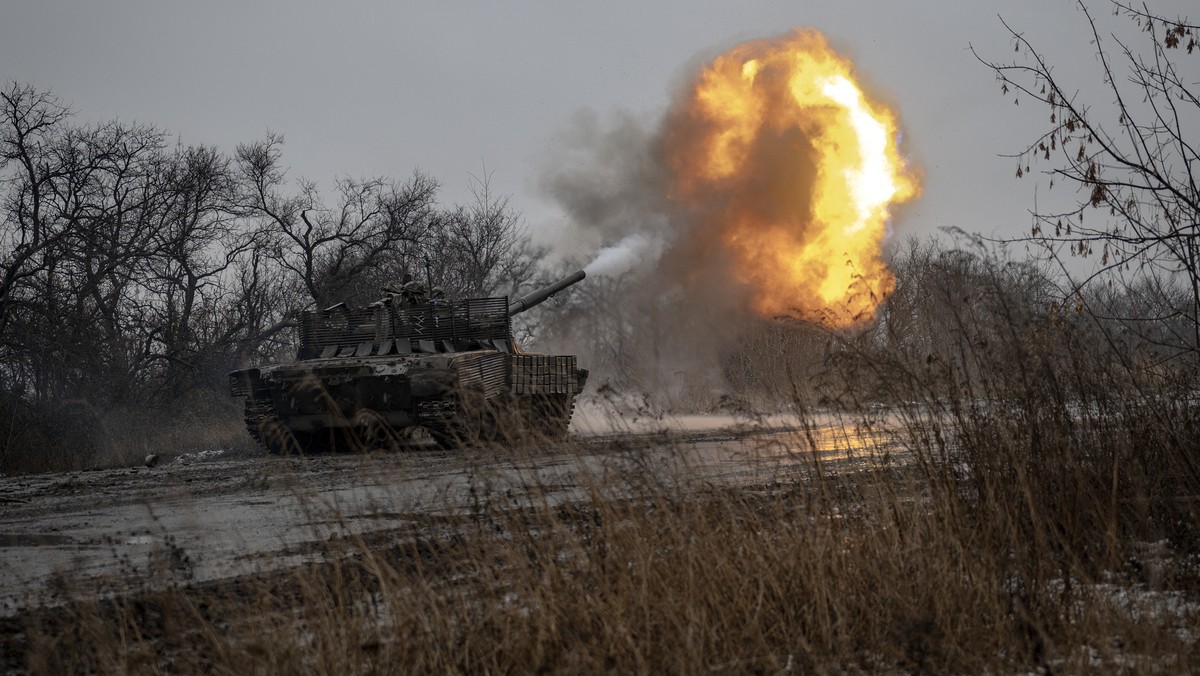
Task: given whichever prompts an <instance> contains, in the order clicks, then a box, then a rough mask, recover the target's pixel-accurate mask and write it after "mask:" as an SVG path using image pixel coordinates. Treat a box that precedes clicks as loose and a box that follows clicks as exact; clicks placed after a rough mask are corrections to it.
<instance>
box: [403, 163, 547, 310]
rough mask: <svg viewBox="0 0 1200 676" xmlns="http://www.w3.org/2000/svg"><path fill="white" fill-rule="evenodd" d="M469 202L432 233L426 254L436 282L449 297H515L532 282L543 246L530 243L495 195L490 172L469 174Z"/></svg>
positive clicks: (509, 208) (519, 221)
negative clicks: (432, 266) (470, 196)
mask: <svg viewBox="0 0 1200 676" xmlns="http://www.w3.org/2000/svg"><path fill="white" fill-rule="evenodd" d="M471 192H472V194H473V196H474V201H472V202H471V203H470V204H467V205H465V206H458V207H456V208H454V209H452V210H450V211H449V212H448V213H447V214H446V216H445V219H444V221H443V223H442V226H441V227H440V228H438V229H436V230H435V231H433V232H432V233H431V237H430V239H429V245H430V248H429V250H428V251H427V252H426V254H425V255H426V257H427V259H428V260H430V261H431V264H432V265H436V267H437V269H436V271H432V270H431V276H432V277H434V278H435V279H434V280H432V281H433V282H434V283H435V284H439V285H441V286H443V287H446V289H447V291H448V292H449V293H451V294H452V295H457V296H463V297H483V296H494V295H509V296H515V295H517V294H518V293H520V291H521V290H522V288H523V287H525V286H527V285H529V284H530V283H531V282H532V281H533V277H534V275H535V273H536V271H537V264H538V262H539V261H540V260H541V259H542V258H544V257H545V255H546V250H545V248H543V247H539V246H536V245H534V244H533V242H532V241H531V240H530V238H529V234H528V232H527V231H526V229H525V226H524V224H523V222H522V218H521V214H520V212H518V211H516V210H514V209H513V208H512V206H511V205H510V204H509V198H508V196H504V195H497V194H496V193H495V191H493V190H492V187H491V174H489V173H487V172H486V169H485V173H484V174H483V175H482V176H481V177H475V176H472V178H471Z"/></svg>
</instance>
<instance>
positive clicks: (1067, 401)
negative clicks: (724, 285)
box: [4, 274, 1200, 674]
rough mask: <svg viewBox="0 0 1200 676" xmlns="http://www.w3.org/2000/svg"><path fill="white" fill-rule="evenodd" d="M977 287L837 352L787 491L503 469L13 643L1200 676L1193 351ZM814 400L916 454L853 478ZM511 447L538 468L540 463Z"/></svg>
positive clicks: (380, 659)
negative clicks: (300, 562)
mask: <svg viewBox="0 0 1200 676" xmlns="http://www.w3.org/2000/svg"><path fill="white" fill-rule="evenodd" d="M989 280H990V281H989ZM1000 281H1001V282H1002V281H1003V280H1000ZM991 282H996V283H995V284H994V285H992V286H989V283H991ZM975 283H976V288H977V290H976V291H972V292H971V294H972V295H971V299H972V301H971V302H970V303H966V302H960V301H954V299H953V295H954V294H950V293H947V294H946V299H947V300H946V304H945V306H944V307H943V306H937V304H936V303H935V302H934V301H936V299H937V294H936V293H928V294H926V295H925V296H923V297H922V298H924V299H925V301H924V302H927V303H930V304H931V306H930V307H928V308H926V311H924V312H923V313H915V312H914V313H913V314H912V315H911V316H912V317H913V318H914V319H912V321H911V322H910V326H909V328H908V329H906V333H904V334H903V335H904V336H906V338H905V341H906V342H896V343H884V344H883V346H882V347H881V343H880V341H879V340H878V339H877V338H878V337H877V336H875V337H872V336H839V337H834V338H833V339H832V340H831V341H830V343H829V344H828V345H829V346H828V347H827V348H826V352H825V353H824V355H823V359H824V360H825V364H826V367H825V368H826V370H825V371H824V372H823V373H821V374H820V375H819V377H813V378H812V379H811V380H806V381H805V382H804V383H799V382H793V383H792V399H793V401H792V402H791V403H792V405H793V407H794V408H795V410H797V411H798V412H799V414H800V418H801V430H800V431H801V434H799V435H798V439H799V440H800V441H798V443H797V446H796V447H795V448H793V449H791V450H792V452H793V453H794V454H795V456H796V457H797V458H800V459H804V458H808V460H807V461H805V462H801V463H800V464H798V465H796V466H795V467H794V468H793V469H792V470H790V471H788V472H786V473H782V474H779V475H777V477H776V479H775V480H774V481H772V482H770V483H768V484H759V485H753V486H739V487H723V486H715V485H708V486H701V487H697V486H696V485H694V484H693V483H686V482H683V481H681V480H680V476H681V475H680V474H679V473H678V472H674V471H670V470H667V469H654V467H652V466H651V465H649V464H647V463H641V462H640V461H639V450H638V449H636V448H635V449H628V451H627V452H626V454H625V455H624V456H623V459H624V460H625V464H624V465H622V466H623V467H624V468H625V470H624V471H599V470H596V469H595V468H593V471H588V469H587V467H589V466H588V465H586V464H580V465H579V469H578V470H577V471H576V476H575V480H576V482H577V483H578V484H580V485H582V486H583V487H584V490H583V495H582V497H581V498H580V499H571V500H568V501H564V500H563V499H562V495H561V493H559V492H557V491H556V490H555V487H552V486H546V485H542V484H541V483H539V480H538V479H537V475H536V474H533V475H529V476H528V477H524V478H523V479H522V482H523V483H521V485H519V486H517V488H519V489H520V490H519V491H516V492H515V493H514V492H513V488H514V486H513V484H512V480H511V478H509V479H504V478H502V477H500V476H494V475H489V474H488V473H487V471H486V470H483V469H481V470H479V471H478V472H473V474H472V476H473V477H474V479H473V490H474V492H473V495H474V496H475V501H474V504H473V506H472V508H471V509H469V510H466V511H465V512H463V511H459V512H455V513H452V514H451V516H433V515H430V514H423V515H413V517H412V522H411V525H409V526H408V527H406V528H403V529H401V530H397V531H392V532H387V533H378V534H374V535H372V536H369V537H360V538H357V539H352V540H347V541H338V542H334V543H331V544H330V545H329V548H328V550H327V551H325V552H324V556H322V557H319V562H314V563H312V564H310V565H307V566H305V567H302V568H299V569H295V570H291V571H287V572H285V573H278V574H272V575H265V576H260V577H256V578H244V579H238V580H233V581H226V582H221V583H212V584H206V585H195V586H188V585H182V584H168V585H166V586H164V587H163V588H160V589H158V590H156V591H151V592H144V593H139V594H129V595H122V596H118V597H115V598H112V599H110V600H107V601H103V602H100V601H95V600H88V599H86V598H84V599H81V600H76V601H72V602H69V603H66V604H65V605H63V606H61V607H58V608H52V609H44V610H41V611H35V612H31V613H28V614H26V615H25V616H23V617H21V618H17V619H15V620H11V621H9V622H8V623H7V626H5V627H4V629H5V632H4V633H6V634H7V635H8V638H7V639H6V643H5V645H4V655H5V660H6V661H7V662H6V665H5V666H7V667H9V668H26V669H28V670H29V671H31V672H37V673H68V672H147V671H159V670H164V671H179V672H205V673H239V674H241V673H300V672H303V673H313V672H319V673H338V674H342V673H377V672H386V673H395V672H452V673H478V672H529V671H551V672H570V673H575V672H600V671H603V672H618V673H630V672H637V673H646V672H683V673H700V672H707V671H717V672H778V671H788V670H791V671H797V672H800V673H814V672H815V673H827V672H855V671H900V672H914V673H916V672H921V673H924V672H934V673H948V672H961V673H983V672H995V673H1010V672H1028V671H1038V672H1045V673H1049V672H1055V673H1060V672H1067V673H1077V672H1087V673H1092V672H1096V671H1104V672H1109V671H1127V672H1159V673H1161V672H1169V673H1188V672H1195V671H1197V670H1200V649H1198V643H1197V638H1198V636H1200V633H1198V632H1200V622H1198V620H1200V530H1198V529H1200V512H1198V511H1197V510H1198V507H1200V399H1198V398H1197V396H1196V390H1195V383H1196V373H1197V371H1196V365H1195V354H1194V352H1193V353H1192V354H1187V353H1184V354H1181V355H1179V356H1178V357H1177V358H1174V359H1171V360H1163V359H1149V358H1148V357H1149V355H1148V353H1145V352H1139V351H1138V349H1135V348H1129V347H1127V346H1126V345H1121V346H1118V345H1117V343H1116V342H1114V341H1113V340H1112V336H1111V335H1110V334H1109V333H1107V329H1106V328H1105V327H1103V326H1100V327H1097V326H1096V325H1094V324H1089V323H1088V322H1087V321H1086V319H1087V318H1086V317H1082V316H1071V315H1069V314H1066V313H1063V312H1061V311H1059V310H1058V309H1049V310H1047V309H1046V308H1045V307H1040V308H1039V306H1036V305H1030V304H1018V303H1013V302H1011V298H1010V297H1009V296H1008V295H1006V293H1004V290H1005V288H1009V287H1006V286H1005V285H1004V284H1001V283H999V282H997V279H996V278H994V277H988V275H986V274H983V275H981V276H980V277H979V278H978V279H976V282H975ZM953 286H954V292H955V293H956V294H957V293H959V292H960V291H961V289H963V288H964V285H963V284H961V283H958V282H954V284H953ZM930 299H933V300H930ZM922 322H924V324H922ZM921 326H924V329H923V330H922V329H921ZM914 327H915V328H914ZM921 335H924V336H926V339H925V340H923V341H922V340H918V338H919V337H920V336H921ZM913 336H917V338H913ZM818 402H825V403H828V404H829V405H830V406H833V407H834V410H837V411H840V412H842V413H844V414H845V415H846V416H847V417H848V419H859V418H861V417H863V416H870V415H871V412H872V411H874V410H876V409H875V408H874V406H875V405H876V404H877V403H878V402H889V403H890V407H889V408H888V409H887V411H888V413H889V415H890V416H891V417H892V419H893V421H898V422H893V423H892V425H891V427H892V430H893V431H894V432H895V437H894V438H890V439H887V440H886V441H879V442H878V443H879V444H881V445H880V446H878V447H875V448H871V447H868V448H864V449H862V451H861V452H862V457H861V458H860V460H861V462H860V463H858V464H857V465H856V466H855V469H854V471H838V470H837V466H834V465H827V464H826V463H824V462H823V461H821V460H818V459H817V458H818V454H817V453H815V452H814V453H811V455H810V454H809V452H811V451H816V450H819V447H820V446H821V445H822V443H823V442H822V441H821V440H820V439H818V437H817V435H816V434H815V432H816V430H815V429H806V428H805V425H806V424H810V423H811V421H812V420H815V419H816V415H817V414H816V411H815V409H814V408H813V406H814V404H815V403H818ZM827 410H828V409H826V411H827ZM805 421H809V423H806V422H805ZM806 432H813V434H806ZM805 439H809V440H811V441H809V442H805V441H804V440H805ZM884 444H886V445H884ZM559 448H560V450H561V448H562V447H561V446H560V447H559ZM497 452H498V453H500V454H502V456H503V457H505V458H509V459H511V458H514V457H520V458H521V460H522V464H525V465H532V464H536V463H537V461H538V460H539V457H540V456H539V455H538V454H539V453H541V452H542V451H539V450H538V449H537V448H536V447H528V446H525V447H517V448H502V449H497ZM522 453H529V454H530V456H529V457H524V456H522V455H521V454H522ZM897 456H903V457H904V458H907V459H909V460H911V461H910V462H907V463H894V462H890V461H889V460H888V459H889V458H892V459H894V458H896V457H897ZM748 462H749V461H748ZM609 469H611V468H609ZM684 469H685V470H686V468H684ZM514 495H515V496H516V497H514Z"/></svg>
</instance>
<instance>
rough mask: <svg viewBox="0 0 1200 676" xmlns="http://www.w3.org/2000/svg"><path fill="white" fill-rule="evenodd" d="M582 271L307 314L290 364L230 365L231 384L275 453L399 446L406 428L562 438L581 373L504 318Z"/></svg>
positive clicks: (254, 432)
mask: <svg viewBox="0 0 1200 676" xmlns="http://www.w3.org/2000/svg"><path fill="white" fill-rule="evenodd" d="M583 278H584V273H583V271H582V270H581V271H579V272H576V273H574V274H571V275H569V276H567V277H564V278H563V279H561V280H559V281H557V282H555V283H554V284H551V285H550V286H547V287H545V288H543V289H539V290H538V291H535V292H533V293H531V294H529V295H528V296H525V297H524V298H521V299H520V300H517V301H515V302H514V303H512V304H510V303H509V300H508V298H507V297H503V298H475V299H469V300H461V301H449V302H448V301H445V300H441V299H437V298H435V299H433V300H432V301H424V300H420V301H419V302H414V301H413V298H412V297H411V296H409V295H407V294H401V293H391V294H388V295H387V296H386V297H385V298H384V299H382V300H380V301H378V302H376V303H373V304H371V305H370V306H367V307H361V308H351V307H347V306H345V305H342V304H339V305H335V306H333V307H331V308H328V309H325V310H319V311H306V312H304V313H303V315H302V317H301V321H300V353H299V355H298V357H297V359H296V361H295V362H293V363H289V364H274V365H269V366H261V367H258V368H248V369H242V370H239V371H234V372H233V373H231V374H230V376H229V378H230V390H231V392H232V394H233V395H234V396H235V397H245V398H246V427H247V428H248V429H249V431H250V434H251V436H253V437H254V438H255V439H256V440H257V441H258V443H259V444H260V445H262V446H263V447H264V448H266V450H267V451H269V452H271V453H290V452H309V451H326V450H359V449H369V448H378V447H386V446H394V445H396V444H397V443H398V441H399V438H400V436H399V433H400V431H401V430H404V429H405V428H408V427H412V426H420V427H423V428H425V429H426V430H427V431H428V432H429V434H430V436H432V437H433V439H434V440H435V441H437V442H438V443H439V444H442V445H444V446H451V445H456V444H458V443H461V442H463V441H465V440H475V439H485V440H486V439H494V438H501V437H509V436H511V437H516V436H524V435H536V436H542V437H546V438H561V437H563V436H565V435H566V433H567V425H568V424H570V422H571V412H572V410H573V409H574V405H575V396H576V395H578V394H579V393H580V391H582V389H583V386H584V384H585V383H586V382H587V376H588V372H587V370H586V369H581V368H578V366H577V365H576V360H575V357H574V356H572V355H548V354H527V353H524V352H522V351H521V350H520V348H519V347H518V346H517V344H516V343H515V342H514V341H513V337H512V319H511V318H512V316H513V315H516V314H518V313H520V312H524V311H525V310H528V309H530V308H532V307H534V306H535V305H538V304H539V303H541V302H543V301H545V300H546V299H547V298H549V297H551V296H553V295H554V294H555V293H557V292H559V291H561V290H563V289H565V288H567V287H568V286H571V285H572V284H576V283H578V282H579V281H581V280H582V279H583Z"/></svg>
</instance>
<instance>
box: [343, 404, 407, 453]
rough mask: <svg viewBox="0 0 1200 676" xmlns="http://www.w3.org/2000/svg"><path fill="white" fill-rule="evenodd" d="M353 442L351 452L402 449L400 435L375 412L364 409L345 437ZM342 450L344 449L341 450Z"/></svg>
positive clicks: (358, 414) (355, 417)
mask: <svg viewBox="0 0 1200 676" xmlns="http://www.w3.org/2000/svg"><path fill="white" fill-rule="evenodd" d="M345 436H346V437H349V438H350V440H351V444H350V448H347V449H344V450H350V451H375V450H389V451H396V450H399V449H400V441H401V440H400V435H399V434H398V433H397V432H396V430H395V428H393V427H392V426H391V424H390V423H388V421H387V420H384V419H383V416H381V415H379V414H378V413H376V412H375V411H372V410H370V409H362V410H360V411H359V412H358V413H356V414H355V415H354V427H353V428H352V430H349V431H348V433H347V434H346V435H345ZM339 450H342V449H339Z"/></svg>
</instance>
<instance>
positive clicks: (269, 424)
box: [246, 396, 287, 455]
mask: <svg viewBox="0 0 1200 676" xmlns="http://www.w3.org/2000/svg"><path fill="white" fill-rule="evenodd" d="M281 428H282V426H281V425H280V424H279V420H278V417H277V416H276V414H275V403H274V402H272V401H271V399H270V398H269V397H263V398H256V397H253V396H249V397H246V431H248V432H250V437H251V438H252V439H254V441H255V442H256V443H257V444H258V446H259V448H262V449H263V450H265V451H266V452H268V453H270V454H272V455H281V454H282V453H283V452H284V451H285V450H286V447H287V444H286V443H281V442H285V440H284V439H282V436H283V435H282V434H281V432H282V429H281Z"/></svg>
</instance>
